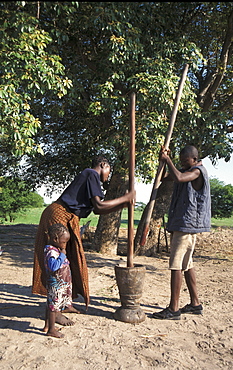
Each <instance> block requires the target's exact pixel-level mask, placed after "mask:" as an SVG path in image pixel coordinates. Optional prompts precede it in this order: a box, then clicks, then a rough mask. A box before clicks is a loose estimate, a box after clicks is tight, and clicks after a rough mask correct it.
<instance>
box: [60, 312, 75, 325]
mask: <svg viewBox="0 0 233 370" xmlns="http://www.w3.org/2000/svg"><path fill="white" fill-rule="evenodd" d="M55 322H56V323H57V324H60V325H63V326H72V325H74V322H73V321H72V320H70V319H68V317H66V316H64V315H62V314H61V313H60V312H57V313H56V320H55Z"/></svg>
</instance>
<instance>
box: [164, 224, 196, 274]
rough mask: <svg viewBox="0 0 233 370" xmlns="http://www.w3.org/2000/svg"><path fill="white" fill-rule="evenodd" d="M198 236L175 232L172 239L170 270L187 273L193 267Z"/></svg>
mask: <svg viewBox="0 0 233 370" xmlns="http://www.w3.org/2000/svg"><path fill="white" fill-rule="evenodd" d="M196 236H197V235H196V234H188V233H183V232H182V231H173V232H172V233H171V237H170V248H171V252H170V259H169V269H170V270H182V271H187V270H189V269H191V268H192V267H193V259H192V255H193V252H194V247H195V243H196Z"/></svg>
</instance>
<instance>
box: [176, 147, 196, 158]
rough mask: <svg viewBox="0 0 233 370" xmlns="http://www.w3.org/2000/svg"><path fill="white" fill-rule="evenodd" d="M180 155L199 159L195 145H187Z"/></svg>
mask: <svg viewBox="0 0 233 370" xmlns="http://www.w3.org/2000/svg"><path fill="white" fill-rule="evenodd" d="M180 155H187V156H189V157H192V158H196V159H198V150H197V148H196V147H195V146H194V145H186V146H185V147H184V148H183V149H181V151H180Z"/></svg>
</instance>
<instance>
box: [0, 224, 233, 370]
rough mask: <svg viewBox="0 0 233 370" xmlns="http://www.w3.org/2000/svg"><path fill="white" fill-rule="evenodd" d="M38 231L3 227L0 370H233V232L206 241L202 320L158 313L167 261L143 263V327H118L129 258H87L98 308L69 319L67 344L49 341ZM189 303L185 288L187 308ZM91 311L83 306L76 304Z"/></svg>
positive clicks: (201, 266) (198, 257)
mask: <svg viewBox="0 0 233 370" xmlns="http://www.w3.org/2000/svg"><path fill="white" fill-rule="evenodd" d="M36 229H37V226H36V225H15V226H3V225H0V245H1V246H2V248H3V254H2V255H1V256H0V267H1V269H0V315H1V316H0V317H1V321H0V322H1V324H0V367H1V369H3V370H8V369H14V370H16V369H17V370H18V369H28V370H29V369H30V370H31V369H39V370H42V369H45V370H47V369H48V370H51V369H52V370H53V369H54V370H55V369H64V370H73V369H85V370H126V369H127V370H128V369H130V370H131V369H132V370H139V369H146V370H150V369H169V370H170V369H177V370H178V369H179V370H181V369H182V370H183V369H198V370H199V369H203V370H215V369H224V370H225V369H227V370H228V369H229V370H230V369H233V314H232V301H233V300H232V298H233V297H232V295H233V293H232V292H233V283H232V275H233V263H232V261H233V258H232V257H233V248H232V241H233V230H232V229H228V230H226V229H224V230H218V231H217V233H215V234H213V235H212V234H211V235H209V236H208V237H209V238H207V236H206V237H205V238H200V239H199V242H198V245H197V250H196V253H195V258H194V260H195V267H196V272H197V278H198V290H199V295H200V299H201V302H202V304H203V306H204V315H203V316H194V315H182V318H181V320H180V321H160V320H155V319H153V318H152V313H153V312H155V311H157V310H159V309H161V308H164V307H166V305H167V304H168V301H169V279H170V273H169V271H168V269H167V266H168V255H166V253H164V254H161V255H159V256H156V257H144V256H140V257H136V258H135V260H134V262H135V263H137V264H141V265H143V266H145V267H146V276H145V284H144V288H143V295H142V298H141V307H142V309H143V311H144V312H145V314H146V320H145V321H144V322H142V323H140V324H128V323H125V322H120V321H116V320H114V318H113V313H114V312H115V310H116V309H117V308H118V307H120V300H119V292H118V287H117V284H116V279H115V271H114V267H115V265H117V264H118V263H119V262H123V261H124V260H126V257H120V256H116V257H115V258H110V257H107V256H103V255H100V254H98V253H95V252H92V251H90V250H89V251H86V258H87V263H88V268H89V280H90V293H91V304H90V307H89V310H88V312H87V313H86V314H80V315H76V314H69V317H70V318H72V319H73V320H74V321H75V325H74V326H72V327H61V330H62V332H63V333H64V334H65V338H64V339H55V338H51V337H47V336H46V335H45V334H44V333H43V332H41V328H42V327H43V318H44V306H45V297H39V296H35V295H32V294H31V281H32V266H33V243H34V237H35V232H36ZM186 303H188V292H187V289H186V287H185V284H184V285H183V289H182V292H181V299H180V305H181V306H182V305H184V304H186ZM76 304H77V306H78V307H80V308H84V303H83V300H82V298H81V297H80V298H78V299H77V300H76Z"/></svg>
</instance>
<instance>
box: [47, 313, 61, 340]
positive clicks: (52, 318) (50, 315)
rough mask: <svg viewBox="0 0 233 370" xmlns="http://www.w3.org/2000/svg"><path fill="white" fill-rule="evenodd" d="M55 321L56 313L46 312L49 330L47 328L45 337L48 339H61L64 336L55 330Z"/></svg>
mask: <svg viewBox="0 0 233 370" xmlns="http://www.w3.org/2000/svg"><path fill="white" fill-rule="evenodd" d="M55 321H56V312H55V311H50V310H48V324H49V328H48V331H47V335H48V336H50V337H55V338H63V337H64V334H62V333H60V332H59V331H57V330H56V328H55Z"/></svg>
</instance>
